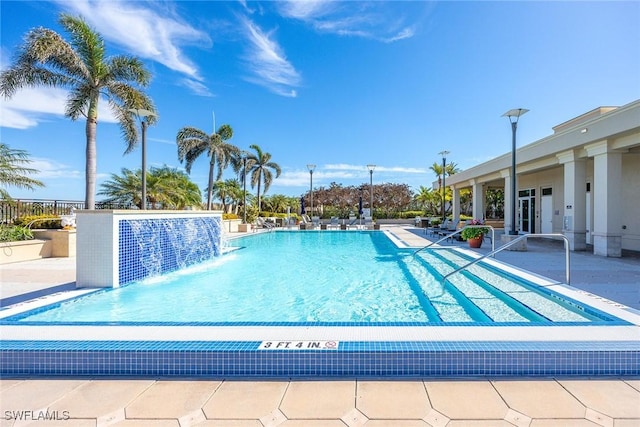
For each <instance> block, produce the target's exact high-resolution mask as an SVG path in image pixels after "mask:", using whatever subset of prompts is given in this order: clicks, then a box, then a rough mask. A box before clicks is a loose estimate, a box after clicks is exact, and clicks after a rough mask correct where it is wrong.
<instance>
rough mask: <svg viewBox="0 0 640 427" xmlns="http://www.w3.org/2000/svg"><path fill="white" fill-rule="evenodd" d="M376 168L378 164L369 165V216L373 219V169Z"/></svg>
mask: <svg viewBox="0 0 640 427" xmlns="http://www.w3.org/2000/svg"><path fill="white" fill-rule="evenodd" d="M375 168H376V165H367V169H369V196H370V199H369V210H370V211H371V212H369V216H371V219H373V170H374V169H375Z"/></svg>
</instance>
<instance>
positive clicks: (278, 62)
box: [240, 18, 301, 98]
mask: <svg viewBox="0 0 640 427" xmlns="http://www.w3.org/2000/svg"><path fill="white" fill-rule="evenodd" d="M240 19H241V20H242V24H243V27H244V30H245V36H246V38H247V40H248V41H249V43H250V45H249V48H248V53H247V54H246V55H245V56H244V60H245V64H246V66H247V68H248V69H249V71H251V73H252V75H251V76H247V77H246V80H247V81H250V82H252V83H255V84H258V85H261V86H264V87H266V88H267V89H269V90H270V91H272V92H274V93H276V94H278V95H281V96H287V97H293V98H295V97H296V96H297V93H296V91H295V89H294V87H297V86H299V84H300V80H301V78H300V74H299V73H298V72H297V71H296V69H295V68H294V67H293V65H291V63H289V61H287V58H286V57H285V55H284V52H283V51H282V48H281V47H280V46H279V45H278V43H277V42H275V41H274V40H272V38H273V32H271V33H265V32H263V31H262V29H260V27H258V26H257V25H256V24H255V23H253V22H252V21H250V20H249V19H247V18H240Z"/></svg>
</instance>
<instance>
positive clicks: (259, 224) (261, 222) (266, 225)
mask: <svg viewBox="0 0 640 427" xmlns="http://www.w3.org/2000/svg"><path fill="white" fill-rule="evenodd" d="M255 225H256V227H255V229H258V228H262V229H265V230H269V231H271V230H273V229H274V228H275V226H276V225H275V224H274V223H272V222H269V221H267V220H265V219H264V218H262V217H257V218H256V223H255Z"/></svg>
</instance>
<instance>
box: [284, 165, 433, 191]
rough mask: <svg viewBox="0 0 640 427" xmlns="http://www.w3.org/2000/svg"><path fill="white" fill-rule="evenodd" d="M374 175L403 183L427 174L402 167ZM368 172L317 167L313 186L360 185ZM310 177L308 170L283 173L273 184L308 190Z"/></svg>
mask: <svg viewBox="0 0 640 427" xmlns="http://www.w3.org/2000/svg"><path fill="white" fill-rule="evenodd" d="M374 173H375V174H376V175H377V176H378V177H383V178H384V182H404V181H405V180H406V179H407V175H409V176H410V175H423V174H426V173H428V171H427V170H426V169H424V168H407V167H403V166H376V168H375V169H374ZM368 177H369V170H368V169H367V167H366V166H364V165H351V164H347V163H335V164H326V165H322V166H317V167H316V169H315V170H314V172H313V186H314V187H319V186H327V185H329V184H330V183H331V182H337V183H339V184H343V185H354V184H361V183H362V182H364V181H367V179H368ZM367 182H368V181H367ZM309 184H310V176H309V171H308V170H290V171H284V172H283V173H282V175H280V177H279V178H278V179H277V180H276V181H275V182H274V185H278V186H281V187H302V188H305V187H306V188H308V187H309Z"/></svg>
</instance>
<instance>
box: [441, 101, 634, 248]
mask: <svg viewBox="0 0 640 427" xmlns="http://www.w3.org/2000/svg"><path fill="white" fill-rule="evenodd" d="M511 181H512V179H511V153H507V154H505V155H503V156H500V157H498V158H495V159H493V160H490V161H488V162H485V163H482V164H480V165H478V166H475V167H473V168H470V169H468V170H465V171H462V172H460V173H457V174H455V175H451V176H450V177H447V182H446V183H447V185H448V186H450V188H452V190H453V215H454V217H456V218H458V217H459V216H460V203H459V201H460V190H462V189H465V188H469V189H470V190H471V192H472V198H473V216H474V218H484V212H485V203H484V200H485V193H486V191H487V189H489V188H496V189H503V190H504V227H505V230H510V229H511V224H512V222H513V221H515V222H516V223H515V224H516V229H517V230H518V232H519V233H520V234H526V233H545V234H546V233H562V234H564V235H565V236H567V238H568V239H569V242H570V246H571V249H572V250H587V248H589V249H591V247H593V252H594V254H596V255H602V256H610V257H620V256H622V251H623V250H632V251H640V100H636V101H634V102H631V103H629V104H627V105H624V106H621V107H600V108H596V109H595V110H592V111H589V112H587V113H585V114H583V115H581V116H579V117H576V118H574V119H572V120H569V121H567V122H564V123H562V124H560V125H558V126H556V127H554V128H553V134H552V135H550V136H548V137H545V138H543V139H541V140H538V141H536V142H533V143H531V144H528V145H526V146H523V147H521V148H518V149H517V151H516V189H517V191H516V197H517V199H516V200H511V198H512V197H511V192H512V191H511ZM512 203H516V206H517V209H516V212H517V214H516V218H511V206H512Z"/></svg>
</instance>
